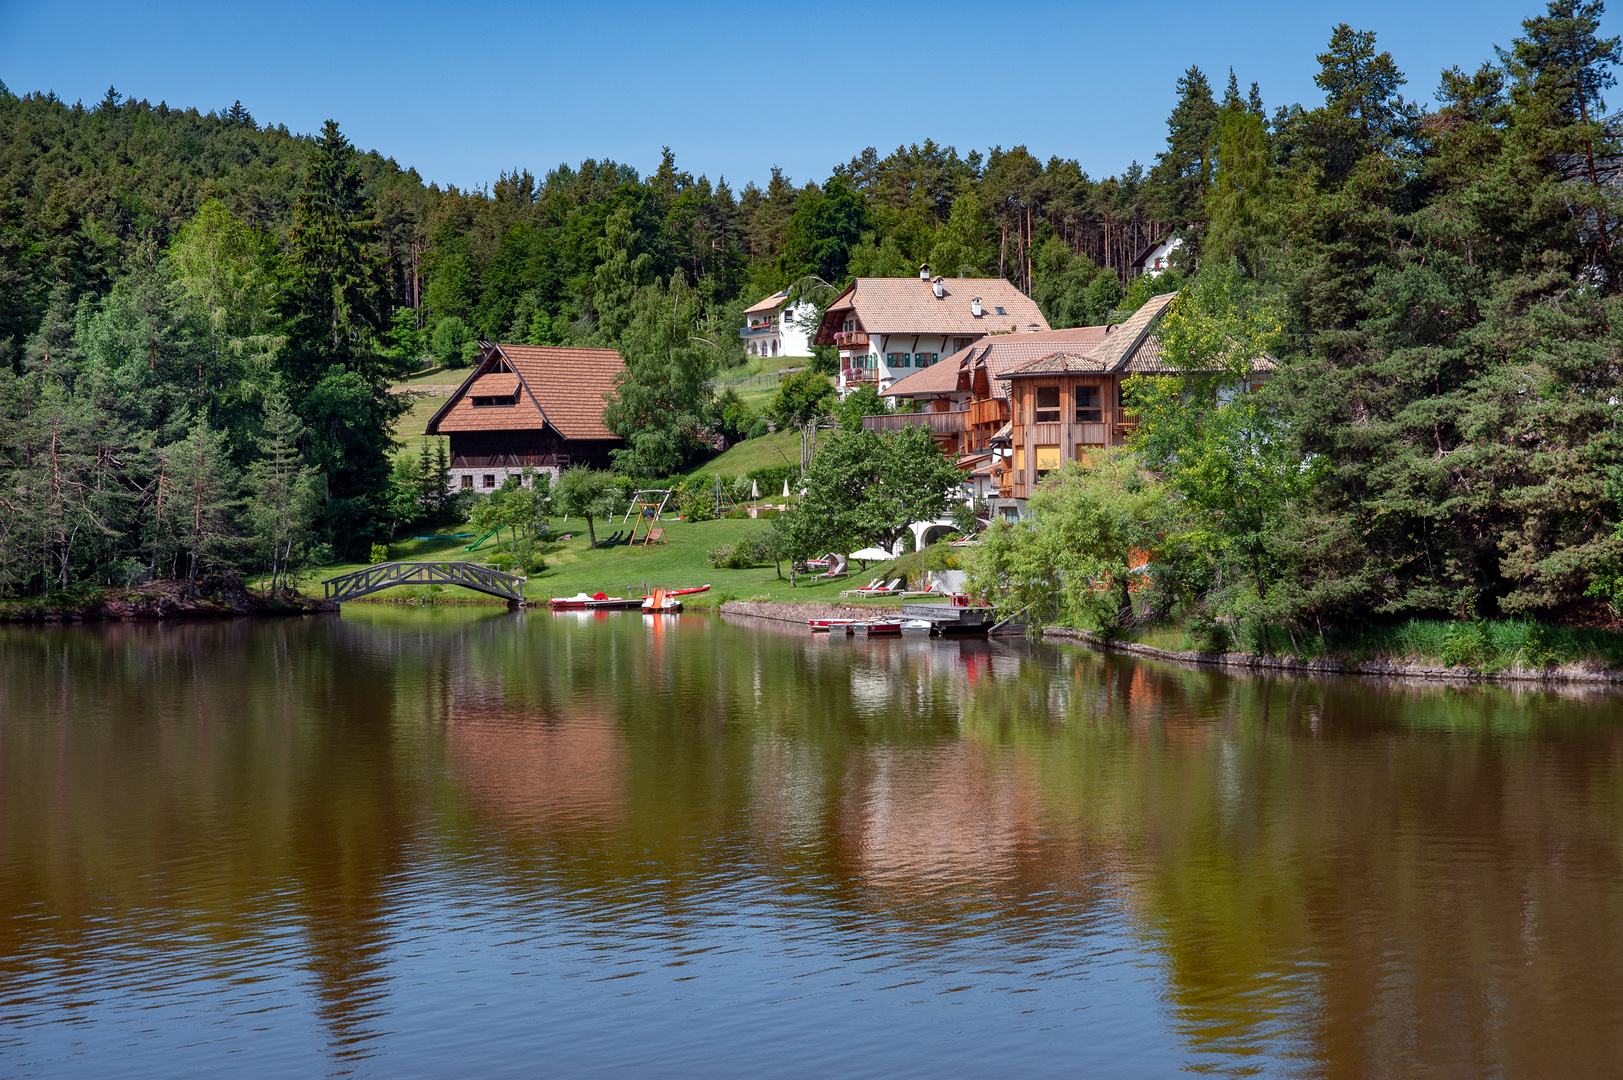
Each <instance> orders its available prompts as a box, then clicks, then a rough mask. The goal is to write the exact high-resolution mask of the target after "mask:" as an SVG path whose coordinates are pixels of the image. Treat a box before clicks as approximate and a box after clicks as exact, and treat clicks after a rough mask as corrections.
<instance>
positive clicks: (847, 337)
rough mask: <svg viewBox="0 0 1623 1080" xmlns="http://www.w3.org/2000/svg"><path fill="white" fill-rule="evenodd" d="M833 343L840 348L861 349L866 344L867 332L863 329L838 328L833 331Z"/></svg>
mask: <svg viewBox="0 0 1623 1080" xmlns="http://www.w3.org/2000/svg"><path fill="white" fill-rule="evenodd" d="M834 344H835V345H837V346H839V347H840V348H842V349H861V348H866V347H867V345H868V334H867V331H864V330H838V331H835V333H834Z"/></svg>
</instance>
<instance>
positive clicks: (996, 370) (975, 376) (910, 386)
mask: <svg viewBox="0 0 1623 1080" xmlns="http://www.w3.org/2000/svg"><path fill="white" fill-rule="evenodd" d="M1175 295H1176V294H1174V293H1165V294H1163V295H1161V296H1157V297H1154V298H1152V299H1151V300H1149V301H1148V302H1147V303H1145V304H1144V305H1143V306H1142V307H1140V308H1139V309H1138V310H1137V311H1135V312H1134V313H1133V314H1132V315H1131V316H1129V317H1128V319H1127V320H1126V321H1125V322H1123V323H1122V324H1120V325H1119V326H1109V327H1105V326H1083V327H1075V328H1073V329H1068V330H1042V331H1032V332H1026V333H1018V332H1017V333H1010V334H994V335H990V336H988V337H985V338H982V339H981V340H979V341H977V342H975V343H974V344H972V345H970V346H969V347H967V348H965V349H962V350H960V351H959V352H957V353H955V354H953V355H952V356H949V357H947V358H946V361H944V362H942V363H940V364H937V365H935V366H933V367H928V368H926V369H925V370H923V371H919V372H915V373H913V374H911V375H909V376H907V377H906V378H903V379H899V380H897V381H896V382H895V383H894V384H892V385H891V386H890V387H889V388H888V389H886V390H884V391H881V393H882V394H884V396H887V397H891V398H895V399H908V400H911V401H913V402H915V403H916V404H917V405H918V406H919V407H920V408H921V409H922V410H923V411H922V412H919V413H892V414H888V415H884V416H867V417H864V418H863V421H862V422H863V424H864V426H866V427H868V428H870V429H872V430H876V431H885V430H892V429H895V428H901V427H908V426H914V425H917V426H923V427H928V428H929V429H930V430H931V433H932V434H933V435H934V436H935V439H936V442H937V444H938V445H940V446H941V448H942V450H943V451H944V452H946V453H949V454H956V455H957V456H958V465H959V467H960V468H962V469H963V470H964V471H965V473H966V474H967V475H968V478H969V480H968V483H969V486H970V487H971V488H972V489H973V491H974V492H975V494H976V495H978V496H980V497H983V498H985V499H986V501H987V503H988V504H989V506H990V508H991V510H992V512H993V513H996V514H999V515H1001V516H1004V517H1017V516H1019V515H1020V513H1022V512H1023V510H1024V507H1025V502H1026V498H1027V496H1029V495H1030V493H1031V489H1032V487H1033V486H1035V485H1036V483H1037V481H1038V480H1040V479H1041V478H1042V477H1043V476H1044V475H1045V474H1046V473H1048V472H1050V471H1052V470H1053V469H1056V468H1058V467H1059V465H1060V463H1061V462H1063V461H1067V460H1077V459H1080V458H1082V457H1084V456H1085V455H1086V454H1087V452H1088V451H1089V450H1092V449H1101V448H1104V447H1108V446H1119V445H1121V444H1122V443H1124V442H1126V441H1127V439H1128V438H1129V437H1130V436H1131V434H1132V431H1133V428H1134V425H1135V422H1136V420H1135V417H1133V416H1131V415H1129V414H1127V412H1126V411H1125V409H1124V408H1123V406H1122V398H1123V391H1122V385H1123V384H1124V383H1125V382H1126V381H1127V380H1128V379H1130V378H1132V377H1133V376H1134V375H1153V374H1165V373H1169V369H1168V367H1167V365H1166V364H1165V362H1164V361H1163V359H1162V354H1161V340H1160V337H1159V335H1158V333H1157V330H1156V326H1157V323H1158V322H1159V320H1160V319H1161V317H1162V315H1164V314H1165V313H1166V311H1167V309H1168V308H1169V307H1170V306H1171V304H1172V300H1173V298H1174V296H1175ZM1273 368H1274V362H1273V360H1272V359H1270V358H1268V357H1262V358H1259V359H1258V360H1257V361H1256V362H1255V371H1256V373H1257V374H1256V377H1255V378H1254V380H1253V381H1254V382H1261V381H1262V380H1264V379H1266V378H1267V377H1268V373H1269V372H1271V371H1272V370H1273Z"/></svg>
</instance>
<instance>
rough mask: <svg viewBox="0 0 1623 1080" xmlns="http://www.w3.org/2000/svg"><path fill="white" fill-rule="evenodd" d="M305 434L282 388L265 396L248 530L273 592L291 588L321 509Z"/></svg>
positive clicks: (251, 474)
mask: <svg viewBox="0 0 1623 1080" xmlns="http://www.w3.org/2000/svg"><path fill="white" fill-rule="evenodd" d="M303 437H304V425H303V424H302V423H301V422H300V421H299V418H298V417H297V416H295V415H294V413H293V410H292V407H291V406H290V405H289V404H288V400H287V397H286V395H284V394H283V393H282V392H281V391H280V390H273V391H272V392H271V393H270V394H268V395H266V398H265V415H264V426H263V429H262V433H261V435H260V437H259V459H258V460H257V461H255V462H254V463H253V464H252V465H250V466H249V467H248V475H247V477H246V482H245V483H244V489H245V491H246V493H247V495H248V506H247V510H248V513H247V518H248V524H249V528H250V531H251V535H252V537H253V540H254V543H255V545H256V546H257V547H258V549H259V555H260V558H261V559H262V560H263V562H264V565H265V566H266V570H267V574H268V584H269V588H270V591H272V592H275V591H277V590H278V589H289V588H292V587H293V580H294V575H295V574H296V573H297V571H298V569H299V567H300V565H301V564H302V562H303V561H304V559H305V558H306V557H307V556H308V553H309V549H310V543H311V524H312V522H313V521H314V520H315V515H316V511H317V509H318V508H319V490H320V489H319V482H318V478H317V477H316V475H315V472H314V470H312V469H310V468H309V467H307V466H306V465H305V464H304V459H303V456H302V455H301V454H300V453H299V442H300V440H301V439H303Z"/></svg>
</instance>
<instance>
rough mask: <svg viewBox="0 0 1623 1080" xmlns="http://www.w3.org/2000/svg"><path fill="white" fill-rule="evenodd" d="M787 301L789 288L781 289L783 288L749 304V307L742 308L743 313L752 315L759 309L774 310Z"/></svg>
mask: <svg viewBox="0 0 1623 1080" xmlns="http://www.w3.org/2000/svg"><path fill="white" fill-rule="evenodd" d="M788 301H789V290H788V289H783V290H781V291H779V292H775V293H773V294H772V295H771V296H769V297H767V298H766V299H765V300H761V301H759V302H757V303H754V304H751V305H750V306H749V307H747V308H745V309H744V314H746V315H754V314H755V313H757V312H760V311H776V310H778V309H779V308H781V307H782V306H783V305H784V304H786V303H788Z"/></svg>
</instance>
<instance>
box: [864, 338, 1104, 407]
mask: <svg viewBox="0 0 1623 1080" xmlns="http://www.w3.org/2000/svg"><path fill="white" fill-rule="evenodd" d="M1111 329H1112V328H1111V327H1108V326H1072V327H1067V328H1066V329H1063V330H1037V331H1033V332H1030V333H1024V334H993V335H991V336H989V337H984V338H981V340H979V341H977V342H975V344H973V345H971V346H969V347H968V348H966V349H959V350H958V351H957V352H955V353H953V354H952V355H951V356H946V357H943V358H942V359H941V362H940V363H938V364H933V365H931V366H930V367H927V368H925V369H924V370H923V371H916V372H914V373H913V374H911V375H909V376H907V378H905V379H898V380H897V381H896V382H894V383H892V384H891V387H890V389H888V390H886V391H884V394H885V395H887V396H891V397H909V396H915V395H917V396H926V395H931V394H950V393H953V392H954V390H956V388H957V386H958V373H959V372H960V371H967V370H968V369H969V366H970V365H971V364H976V363H981V362H985V364H986V374H987V376H988V377H989V378H990V379H991V380H992V386H991V389H992V393H993V395H994V396H997V397H1007V396H1008V392H1009V391H1008V387H1007V386H1004V385H1001V384H1000V383H998V382H997V381H996V380H997V379H998V377H999V376H1001V375H1002V374H1003V373H1004V372H1006V371H1010V370H1012V369H1014V368H1017V367H1019V366H1020V365H1021V364H1024V363H1028V362H1029V361H1032V360H1036V359H1038V358H1039V357H1043V356H1050V355H1052V354H1053V353H1054V352H1055V346H1056V345H1061V346H1071V348H1067V349H1063V350H1061V351H1064V352H1071V353H1077V354H1091V353H1092V352H1094V351H1095V348H1096V345H1097V343H1098V342H1102V341H1104V340H1105V338H1106V334H1107V332H1108V331H1110V330H1111Z"/></svg>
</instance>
